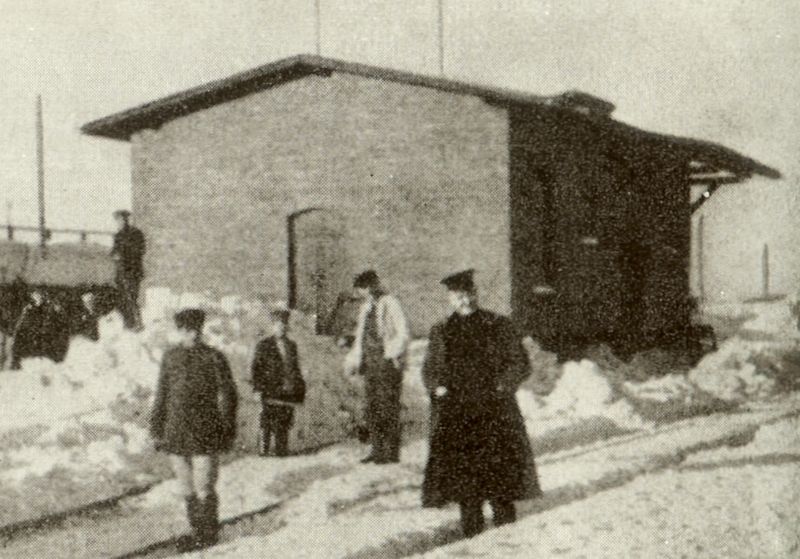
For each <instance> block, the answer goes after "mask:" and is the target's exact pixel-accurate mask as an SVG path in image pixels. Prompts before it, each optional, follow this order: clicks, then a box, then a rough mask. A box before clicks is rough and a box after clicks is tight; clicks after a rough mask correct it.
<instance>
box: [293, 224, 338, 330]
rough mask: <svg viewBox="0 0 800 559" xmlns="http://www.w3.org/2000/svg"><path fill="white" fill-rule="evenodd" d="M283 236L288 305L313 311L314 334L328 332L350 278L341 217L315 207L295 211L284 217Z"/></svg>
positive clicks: (301, 309) (304, 310) (299, 309)
mask: <svg viewBox="0 0 800 559" xmlns="http://www.w3.org/2000/svg"><path fill="white" fill-rule="evenodd" d="M287 240H288V244H289V247H288V258H289V262H288V269H289V273H288V281H289V285H288V292H289V307H290V308H292V309H296V310H298V311H301V312H304V313H308V314H313V315H315V316H316V332H317V334H326V335H327V334H332V333H333V332H332V329H333V323H334V319H335V314H336V312H335V311H336V309H337V306H338V305H339V304H340V303H339V302H340V301H341V299H342V296H343V294H345V293H349V283H350V281H351V277H350V276H351V270H350V263H349V256H348V251H347V244H346V230H345V225H344V220H343V219H342V218H341V216H340V215H339V214H337V213H335V212H331V211H329V210H324V209H319V208H309V209H306V210H302V211H299V212H296V213H294V214H292V215H290V216H289V218H288V220H287Z"/></svg>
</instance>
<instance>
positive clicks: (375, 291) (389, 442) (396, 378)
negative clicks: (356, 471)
mask: <svg viewBox="0 0 800 559" xmlns="http://www.w3.org/2000/svg"><path fill="white" fill-rule="evenodd" d="M353 287H354V289H355V290H356V292H357V293H358V294H359V295H360V296H361V297H362V298H363V299H364V303H363V304H362V305H361V309H360V311H359V316H358V325H357V326H356V331H355V340H354V342H353V347H352V349H351V350H350V352H349V353H348V355H347V358H346V360H345V369H346V370H347V371H348V372H350V373H351V374H354V373H358V374H361V375H363V376H364V381H365V392H366V413H365V416H366V423H367V429H368V430H369V440H370V444H371V446H372V450H371V452H370V453H369V455H368V456H367V457H366V458H364V459H363V460H362V462H364V463H366V462H374V463H376V464H390V463H396V462H399V460H400V430H401V427H400V396H401V392H402V386H403V368H404V367H405V355H406V350H407V349H408V343H409V339H410V333H409V327H408V321H407V320H406V316H405V313H404V312H403V308H402V306H401V305H400V301H399V300H398V299H397V298H396V297H394V296H392V295H389V294H387V293H386V292H385V291H384V290H383V287H382V286H381V282H380V278H379V277H378V274H377V273H376V272H375V271H374V270H367V271H365V272H362V273H361V274H359V275H358V276H356V278H355V281H354V282H353Z"/></svg>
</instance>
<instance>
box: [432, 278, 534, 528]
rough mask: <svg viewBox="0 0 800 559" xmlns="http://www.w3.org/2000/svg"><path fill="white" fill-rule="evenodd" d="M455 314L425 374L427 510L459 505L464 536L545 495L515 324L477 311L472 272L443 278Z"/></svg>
mask: <svg viewBox="0 0 800 559" xmlns="http://www.w3.org/2000/svg"><path fill="white" fill-rule="evenodd" d="M442 283H443V284H444V285H445V287H447V290H448V295H449V299H450V303H451V306H452V307H453V309H454V312H453V314H452V315H450V317H449V318H448V319H447V320H445V321H444V322H442V323H439V324H437V325H436V326H434V327H433V329H432V330H431V333H430V338H429V347H428V353H427V356H426V358H425V362H424V365H423V369H422V375H423V380H424V382H425V386H426V388H427V389H428V391H429V394H430V398H431V414H432V416H431V434H430V450H429V455H428V463H427V465H426V468H425V480H424V483H423V493H422V500H423V505H424V506H442V505H444V504H446V503H450V502H456V503H458V504H459V507H460V512H461V526H462V530H463V532H464V535H465V536H467V537H471V536H473V535H475V534H477V533H479V532H481V531H482V530H483V528H484V518H483V512H482V505H483V502H484V501H489V503H490V505H491V507H492V512H493V517H494V524H495V526H497V525H501V524H506V523H508V522H513V521H515V520H516V509H515V506H514V501H516V500H522V499H528V498H532V497H536V496H538V495H540V494H541V490H540V488H539V483H538V479H537V476H536V469H535V466H534V461H533V452H532V450H531V446H530V442H529V440H528V435H527V433H526V431H525V422H524V419H523V417H522V414H521V412H520V410H519V406H518V405H517V401H516V397H515V392H516V390H517V388H518V387H519V385H520V383H521V382H522V381H523V380H524V379H525V378H526V377H528V376H529V375H530V367H529V363H528V358H527V354H526V353H525V350H524V348H523V346H522V343H521V340H520V338H519V336H517V335H516V333H515V331H514V328H513V326H512V325H511V321H510V320H509V319H508V318H506V317H504V316H500V315H497V314H495V313H492V312H489V311H487V310H484V309H481V308H479V307H478V306H477V298H476V292H475V285H474V282H473V278H472V270H468V271H466V272H462V273H459V274H455V275H453V276H449V277H447V278H445V279H444V280H442Z"/></svg>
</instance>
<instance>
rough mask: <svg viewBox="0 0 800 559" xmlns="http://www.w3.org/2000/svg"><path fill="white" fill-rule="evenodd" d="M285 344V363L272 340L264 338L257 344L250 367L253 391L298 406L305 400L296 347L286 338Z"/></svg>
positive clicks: (264, 396)
mask: <svg viewBox="0 0 800 559" xmlns="http://www.w3.org/2000/svg"><path fill="white" fill-rule="evenodd" d="M284 343H285V347H286V361H285V362H284V360H283V358H282V357H281V354H280V351H278V343H277V341H276V340H275V338H274V337H269V338H264V339H263V340H261V341H260V342H258V345H256V351H255V355H254V357H253V364H252V365H251V367H250V372H251V374H252V379H253V390H255V391H256V392H260V393H261V396H262V397H263V398H264V399H270V400H279V401H282V402H289V403H294V404H300V403H302V402H303V399H304V398H305V382H304V380H303V375H302V373H301V372H300V360H299V358H298V355H297V344H296V343H295V342H294V341H293V340H290V339H288V338H286V339H285V340H284Z"/></svg>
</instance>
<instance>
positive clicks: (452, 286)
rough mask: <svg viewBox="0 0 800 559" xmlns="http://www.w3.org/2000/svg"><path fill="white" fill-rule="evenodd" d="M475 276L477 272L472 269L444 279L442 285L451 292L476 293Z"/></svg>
mask: <svg viewBox="0 0 800 559" xmlns="http://www.w3.org/2000/svg"><path fill="white" fill-rule="evenodd" d="M474 275H475V270H473V269H472V268H470V269H469V270H463V271H461V272H456V273H455V274H451V275H449V276H447V277H446V278H444V279H442V281H441V282H440V283H441V284H442V285H444V286H445V287H446V288H447V289H448V290H450V291H474V290H475V280H474Z"/></svg>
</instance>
